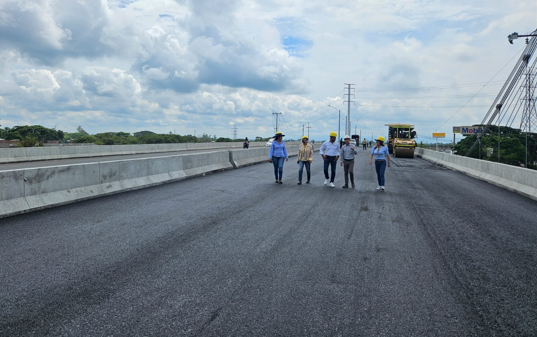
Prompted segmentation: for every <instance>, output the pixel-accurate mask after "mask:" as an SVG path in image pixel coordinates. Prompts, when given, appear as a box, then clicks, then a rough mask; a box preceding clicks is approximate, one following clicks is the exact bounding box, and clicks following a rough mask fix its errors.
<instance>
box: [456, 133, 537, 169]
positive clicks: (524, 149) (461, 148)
mask: <svg viewBox="0 0 537 337" xmlns="http://www.w3.org/2000/svg"><path fill="white" fill-rule="evenodd" d="M498 128H499V129H498ZM498 131H499V133H498ZM476 140H477V136H476V135H473V136H467V137H466V138H464V139H463V140H461V141H459V142H458V143H457V144H456V145H455V146H454V147H453V150H454V151H455V153H456V154H458V155H462V156H466V155H468V157H471V158H478V159H482V160H488V161H494V162H498V151H499V155H500V156H499V158H500V160H499V162H500V163H504V164H508V165H515V166H525V165H526V158H527V162H528V168H532V169H537V165H535V163H536V162H537V134H536V133H528V134H526V133H525V132H522V131H521V130H520V129H514V128H510V127H507V126H502V127H498V126H495V125H491V126H490V127H489V129H488V130H487V132H486V133H485V134H484V135H483V137H481V146H476V148H474V150H472V152H469V150H470V148H471V147H472V145H473V144H474V143H475V141H476ZM498 140H499V147H498ZM526 142H527V146H526Z"/></svg>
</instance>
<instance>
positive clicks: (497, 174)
mask: <svg viewBox="0 0 537 337" xmlns="http://www.w3.org/2000/svg"><path fill="white" fill-rule="evenodd" d="M416 150H417V156H418V157H420V158H423V159H425V160H427V161H430V162H433V163H435V164H438V165H440V166H443V167H446V168H448V169H451V170H455V171H459V172H462V173H464V174H466V175H468V176H470V177H473V178H476V179H480V180H484V181H486V182H489V183H491V184H493V185H496V186H499V187H502V188H505V189H507V190H509V191H512V192H515V193H518V194H521V195H523V196H525V197H528V198H531V199H534V200H537V171H535V170H530V169H525V168H522V167H516V166H512V165H507V164H500V163H494V162H490V161H486V160H479V159H474V158H468V157H463V156H457V155H452V154H448V153H443V152H436V151H432V150H426V149H416Z"/></svg>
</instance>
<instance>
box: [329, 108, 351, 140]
mask: <svg viewBox="0 0 537 337" xmlns="http://www.w3.org/2000/svg"><path fill="white" fill-rule="evenodd" d="M328 106H329V107H331V108H332V109H336V108H334V107H333V106H331V105H330V104H328ZM336 110H337V111H338V113H339V114H338V119H337V125H338V126H337V135H338V137H341V110H339V109H336ZM346 123H347V122H346V121H345V128H346V127H347V124H346Z"/></svg>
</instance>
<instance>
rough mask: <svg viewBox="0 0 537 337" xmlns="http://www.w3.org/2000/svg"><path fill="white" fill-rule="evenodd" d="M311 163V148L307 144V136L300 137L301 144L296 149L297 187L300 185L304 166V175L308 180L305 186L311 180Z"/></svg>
mask: <svg viewBox="0 0 537 337" xmlns="http://www.w3.org/2000/svg"><path fill="white" fill-rule="evenodd" d="M312 161H313V147H312V146H311V144H308V136H302V144H300V146H299V148H298V157H297V160H296V163H297V164H298V185H302V173H303V171H304V166H305V167H306V174H307V177H308V180H307V181H306V184H309V183H310V179H311V171H310V167H311V162H312Z"/></svg>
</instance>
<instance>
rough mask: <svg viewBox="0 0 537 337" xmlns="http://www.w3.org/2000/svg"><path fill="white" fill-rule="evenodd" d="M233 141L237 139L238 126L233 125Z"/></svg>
mask: <svg viewBox="0 0 537 337" xmlns="http://www.w3.org/2000/svg"><path fill="white" fill-rule="evenodd" d="M233 139H237V126H236V125H233Z"/></svg>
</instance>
